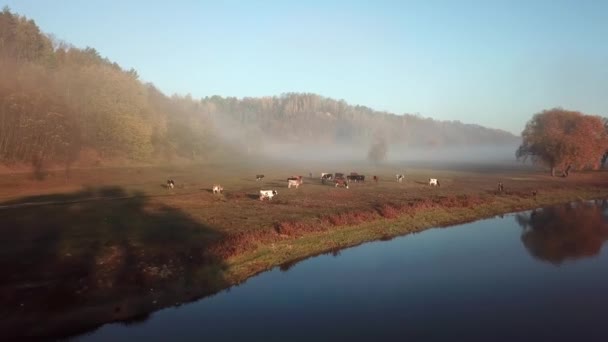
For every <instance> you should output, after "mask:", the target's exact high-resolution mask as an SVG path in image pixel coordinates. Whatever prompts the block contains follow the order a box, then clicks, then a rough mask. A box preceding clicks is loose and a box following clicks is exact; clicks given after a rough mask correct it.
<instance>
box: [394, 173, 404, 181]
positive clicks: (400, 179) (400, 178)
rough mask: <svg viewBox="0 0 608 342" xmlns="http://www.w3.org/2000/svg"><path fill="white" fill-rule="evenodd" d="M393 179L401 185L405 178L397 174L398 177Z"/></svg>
mask: <svg viewBox="0 0 608 342" xmlns="http://www.w3.org/2000/svg"><path fill="white" fill-rule="evenodd" d="M395 178H397V182H399V183H401V182H403V179H404V178H405V176H404V175H402V174H398V175H395Z"/></svg>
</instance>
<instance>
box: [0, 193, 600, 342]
mask: <svg viewBox="0 0 608 342" xmlns="http://www.w3.org/2000/svg"><path fill="white" fill-rule="evenodd" d="M607 197H608V189H604V188H600V187H578V188H574V189H554V190H543V192H542V193H539V195H538V196H537V197H532V195H529V194H522V193H514V194H501V195H496V196H489V197H483V198H471V197H470V196H469V197H467V196H464V197H454V198H457V199H459V200H460V202H458V201H455V200H454V198H452V197H446V198H444V199H443V200H441V201H430V200H428V199H425V200H421V202H420V205H419V206H409V207H402V208H393V209H395V210H396V211H397V213H396V214H395V213H392V214H391V215H386V216H388V217H390V218H387V217H385V216H382V215H376V216H374V217H371V218H370V217H364V219H369V221H364V222H362V223H358V224H345V225H339V224H338V225H335V226H331V225H330V226H325V227H324V229H319V230H316V231H306V228H307V227H308V226H306V225H304V226H297V227H299V228H301V229H302V230H301V231H298V230H295V231H294V230H292V231H290V233H291V235H289V234H285V233H281V229H280V228H281V227H280V225H279V227H277V231H276V232H273V234H272V237H271V238H269V236H268V234H266V235H263V236H262V237H261V238H260V239H259V240H258V241H256V242H254V246H253V247H250V248H249V250H247V251H243V252H239V249H238V248H237V249H235V253H236V254H235V255H233V256H230V257H228V258H225V259H224V260H222V262H224V263H225V264H224V265H205V266H203V267H200V268H199V269H197V270H196V273H197V277H196V279H197V280H199V281H198V282H195V283H193V284H184V283H183V282H181V281H171V282H169V283H165V284H163V285H164V286H159V287H158V288H156V289H154V290H155V291H154V293H144V294H140V295H135V296H131V297H128V298H122V299H118V300H117V301H114V302H110V303H104V304H99V305H89V306H84V307H80V308H78V309H77V310H72V311H67V312H63V313H58V314H57V315H54V316H53V319H50V320H47V321H45V322H44V323H43V324H40V322H36V319H32V320H31V321H29V320H26V321H25V322H23V321H18V322H14V323H16V326H18V327H19V326H20V327H21V328H22V329H25V330H27V328H28V327H29V328H31V327H32V326H35V327H36V328H35V329H34V330H33V331H32V330H30V331H28V332H27V333H26V334H27V335H26V336H30V337H42V336H45V337H48V336H51V337H66V336H77V335H79V334H85V333H87V332H91V331H94V330H96V329H97V328H99V327H101V326H103V325H105V324H108V323H115V322H123V321H140V320H145V319H146V318H147V317H148V316H149V315H150V314H152V313H153V312H156V311H158V310H162V309H165V308H169V307H171V306H179V305H182V304H183V303H191V302H194V301H198V300H200V299H203V298H205V297H208V296H212V295H214V294H216V293H219V292H221V291H223V290H226V289H229V288H231V287H233V286H238V285H239V284H242V283H243V282H245V281H247V279H249V278H251V277H253V276H255V275H257V274H260V273H263V272H265V271H268V270H271V269H273V268H275V267H281V266H283V267H284V268H286V269H288V268H289V267H292V266H293V265H295V264H297V263H298V262H300V261H303V260H305V259H308V258H310V257H314V256H316V255H321V254H326V253H329V252H333V251H336V250H342V249H346V248H351V247H354V246H358V245H361V244H364V243H367V242H372V241H379V240H390V239H393V238H395V237H400V236H405V235H408V234H410V233H418V232H422V231H424V230H427V229H431V228H444V227H451V226H456V225H459V224H463V223H467V222H473V221H477V220H482V219H486V218H491V217H494V216H498V215H506V214H511V213H515V212H520V211H525V210H531V209H535V208H541V207H547V206H552V205H559V204H563V203H568V202H575V201H581V200H593V199H602V198H607ZM443 202H445V203H443ZM374 210H375V211H377V212H382V208H380V209H379V208H375V209H374ZM392 215H396V216H394V217H393V216H392ZM309 224H315V222H312V223H309ZM325 224H327V222H325ZM265 239H266V240H265ZM232 243H235V242H234V241H232ZM236 243H238V241H237V242H236ZM200 280H204V281H203V283H204V284H201V282H200ZM159 285H160V284H159ZM117 303H118V304H117ZM117 305H119V308H121V310H118V311H117V309H116V308H117ZM31 318H33V317H31ZM32 323H38V324H34V325H32ZM8 326H10V327H13V328H14V327H15V326H13V325H11V324H10V322H9V324H8ZM0 327H1V325H0ZM22 329H17V330H20V331H21V332H22V333H23V330H22ZM0 330H3V329H0ZM9 336H10V334H9ZM16 336H20V335H16Z"/></svg>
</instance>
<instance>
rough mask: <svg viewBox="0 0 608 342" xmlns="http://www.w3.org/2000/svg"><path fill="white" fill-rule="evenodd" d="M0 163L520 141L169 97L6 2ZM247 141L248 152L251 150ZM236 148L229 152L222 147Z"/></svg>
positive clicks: (422, 123) (399, 122)
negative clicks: (302, 146) (278, 145)
mask: <svg viewBox="0 0 608 342" xmlns="http://www.w3.org/2000/svg"><path fill="white" fill-rule="evenodd" d="M0 74H1V75H2V78H0V164H7V165H10V164H23V165H25V164H27V165H30V166H32V167H33V168H34V170H43V169H44V168H46V167H48V166H49V165H55V166H57V165H59V166H61V167H63V166H65V167H68V168H69V167H70V166H71V165H74V164H75V163H79V164H87V163H88V165H92V166H93V165H102V164H104V163H106V162H108V161H120V162H130V161H135V162H143V163H149V162H155V163H159V162H166V161H172V160H174V159H175V158H179V159H182V160H192V161H206V160H213V159H214V158H219V157H218V156H220V155H224V156H225V155H227V154H230V155H232V156H235V155H236V156H238V155H239V152H240V151H242V152H247V153H255V149H256V147H257V146H260V145H261V144H264V143H266V142H291V143H321V144H324V145H331V144H335V145H345V146H349V145H352V144H368V143H369V142H370V141H372V140H373V137H374V136H378V135H382V136H383V137H385V138H386V139H387V140H388V142H389V143H391V144H393V143H395V144H405V145H408V146H432V147H440V146H454V145H480V144H486V145H487V144H504V143H514V142H516V141H517V138H516V137H515V136H513V135H512V134H510V133H508V132H505V131H502V130H497V129H488V128H484V127H481V126H478V125H471V124H463V123H461V122H458V121H436V120H432V119H429V118H423V117H420V116H417V115H409V114H403V115H395V114H391V113H386V112H377V111H374V110H372V109H370V108H367V107H364V106H353V105H349V104H347V103H346V102H344V101H342V100H334V99H330V98H326V97H323V96H320V95H315V94H308V93H286V94H282V95H279V96H274V97H262V98H248V97H246V98H240V99H239V98H235V97H220V96H210V97H204V98H202V99H194V98H192V96H190V95H185V96H180V95H172V96H167V95H165V94H163V93H162V92H161V91H160V90H159V89H158V88H156V87H155V86H154V85H153V84H152V83H148V82H144V81H142V80H140V78H139V75H138V74H137V71H135V70H133V69H130V70H125V69H123V68H121V66H120V65H118V64H117V63H115V62H112V61H111V60H109V59H108V58H105V57H102V56H101V55H100V54H99V53H98V52H97V51H96V50H95V49H94V48H90V47H87V48H77V47H74V46H71V45H70V44H68V43H65V42H62V41H59V40H57V39H54V38H52V37H51V36H50V35H47V34H45V33H43V32H41V30H40V29H39V27H38V26H37V25H36V23H35V22H34V21H33V20H31V19H28V18H26V17H23V16H20V15H18V14H15V13H12V12H11V11H10V10H9V9H8V8H5V9H4V10H3V11H2V12H0ZM245 146H246V151H245ZM226 152H230V153H226Z"/></svg>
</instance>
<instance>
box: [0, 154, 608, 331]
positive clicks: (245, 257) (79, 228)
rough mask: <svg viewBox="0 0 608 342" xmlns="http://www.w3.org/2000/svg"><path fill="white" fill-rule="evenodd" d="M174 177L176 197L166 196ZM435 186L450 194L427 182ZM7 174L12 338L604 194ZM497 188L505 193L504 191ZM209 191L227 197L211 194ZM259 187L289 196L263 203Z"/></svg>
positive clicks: (488, 169)
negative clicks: (337, 253)
mask: <svg viewBox="0 0 608 342" xmlns="http://www.w3.org/2000/svg"><path fill="white" fill-rule="evenodd" d="M416 166H417V167H416ZM352 171H355V172H358V173H359V174H365V175H366V177H367V179H369V180H368V181H367V182H365V183H364V184H351V187H350V189H343V188H335V187H333V186H332V185H329V184H327V185H324V184H321V182H320V179H319V175H320V173H321V172H332V173H333V172H343V173H350V172H352ZM309 172H312V173H313V175H314V177H312V178H309V177H308V174H309ZM404 172H405V174H406V178H405V181H404V182H403V183H397V182H396V180H395V174H396V173H404ZM256 174H264V175H265V178H264V180H263V181H260V182H256V181H255V175H256ZM292 175H302V176H304V184H303V185H302V186H301V187H300V188H298V189H294V188H292V189H288V188H287V181H286V178H287V177H289V176H292ZM372 175H377V176H378V177H379V178H380V181H379V182H378V183H375V182H373V181H371V177H372ZM168 178H172V179H174V180H175V182H176V185H177V186H176V188H175V189H167V188H166V187H164V183H165V182H166V180H167V179H168ZM428 178H438V179H439V180H440V182H441V187H440V188H435V187H430V186H428V184H427V181H428ZM0 179H1V180H0V208H2V209H0V227H1V228H0V235H1V239H0V267H2V269H3V270H4V272H5V275H6V276H5V277H3V280H2V281H0V300H2V302H3V303H4V305H3V306H2V309H1V313H0V314H1V315H2V316H3V317H8V318H7V319H3V320H0V331H9V332H13V333H15V334H19V332H23V331H26V330H27V331H32V332H33V333H36V332H38V333H40V334H47V333H50V332H60V331H64V330H65V328H64V327H63V326H62V325H61V324H62V322H66V321H70V320H71V321H72V323H73V321H74V320H76V321H78V322H80V326H81V327H83V328H84V327H89V326H94V325H95V324H99V323H101V322H106V321H111V320H117V319H127V318H132V317H133V316H136V315H140V314H142V313H146V312H150V311H153V310H155V309H158V308H161V307H163V306H167V305H173V304H175V302H176V301H179V302H181V301H188V300H193V299H195V298H198V297H200V296H202V295H206V294H209V293H212V292H214V291H217V290H219V289H222V288H225V287H228V286H230V285H233V284H236V283H239V282H242V281H244V280H245V279H247V278H248V277H249V276H251V275H253V274H256V273H258V272H260V271H263V270H266V269H268V268H270V267H273V266H276V265H279V264H285V265H288V264H289V263H290V262H293V261H294V260H298V259H302V258H305V257H307V256H310V255H314V254H318V253H322V252H327V251H332V250H336V249H339V248H342V247H347V246H352V245H356V244H359V243H362V242H365V241H370V240H375V239H388V238H391V237H393V236H396V235H401V234H406V233H408V232H414V231H420V230H423V229H426V228H429V227H433V226H445V225H449V224H453V223H458V222H463V221H469V220H474V219H477V218H482V217H488V216H492V215H497V214H500V213H505V212H509V211H515V210H521V209H529V208H534V207H537V206H542V205H548V204H553V203H560V202H567V201H572V200H577V199H589V198H599V197H607V196H608V187H607V185H608V174H607V173H605V172H583V173H574V174H572V175H571V176H570V177H569V178H567V179H566V178H552V177H550V176H549V175H548V174H544V173H541V172H540V171H538V170H534V169H530V168H523V167H518V166H513V165H466V164H463V165H455V164H453V165H422V164H420V165H414V166H411V167H407V168H406V167H405V166H404V165H396V164H395V165H384V166H381V167H376V166H370V165H366V164H355V163H352V164H347V163H342V164H336V165H332V166H323V165H303V164H301V165H298V164H291V165H289V164H279V163H267V164H264V163H259V164H254V163H250V164H242V163H233V164H230V163H226V164H222V165H198V166H194V165H189V166H166V167H134V168H107V169H90V170H85V169H83V170H73V171H72V172H71V174H70V177H69V178H67V177H66V175H65V173H64V172H56V173H51V174H49V175H48V177H47V178H46V179H45V180H44V181H36V180H33V179H31V177H30V175H28V174H8V175H3V177H1V178H0ZM498 181H502V182H503V183H504V185H505V193H502V194H497V193H496V189H497V183H498ZM213 184H221V185H222V186H223V187H224V189H225V193H224V194H222V195H214V194H212V193H211V187H212V185H213ZM260 189H276V190H277V191H278V192H279V194H278V195H277V197H275V199H273V200H272V201H260V200H259V199H258V191H259V190H260ZM533 191H537V196H533V195H532V192H533ZM41 321H44V322H45V323H44V324H40V323H39V322H41ZM34 322H38V323H36V324H34ZM75 326H79V325H78V324H76V325H74V324H72V325H71V327H72V328H73V327H75ZM9 336H10V334H9Z"/></svg>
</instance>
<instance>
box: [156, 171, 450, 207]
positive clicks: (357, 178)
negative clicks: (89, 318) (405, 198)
mask: <svg viewBox="0 0 608 342" xmlns="http://www.w3.org/2000/svg"><path fill="white" fill-rule="evenodd" d="M309 175H310V176H312V173H310V174H309ZM263 179H264V175H256V176H255V180H256V182H259V181H261V180H263ZM372 179H373V180H374V182H378V180H379V177H378V176H373V178H372ZM395 179H396V180H397V182H399V183H402V182H403V180H404V179H405V175H403V174H397V175H395ZM303 182H304V181H303V177H302V176H293V177H289V178H287V188H288V189H291V188H292V187H295V188H296V189H297V188H298V187H300V185H302V183H303ZM327 182H333V184H334V186H335V187H336V188H338V187H343V188H346V189H348V184H349V183H353V182H354V183H363V182H365V175H360V174H358V173H356V172H351V173H350V174H349V175H346V176H345V175H344V174H343V173H339V172H336V173H333V174H332V173H325V172H323V173H321V183H322V184H326V183H327ZM428 184H429V185H430V186H440V183H439V180H438V179H437V178H429V182H428ZM174 186H175V182H174V181H173V180H172V179H169V180H167V187H168V188H171V189H173V187H174ZM212 192H213V194H221V193H223V192H224V188H223V187H222V186H221V185H219V184H214V185H213V188H212ZM277 194H278V191H276V190H260V201H263V200H265V199H268V200H271V199H272V198H273V197H274V196H276V195H277Z"/></svg>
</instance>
